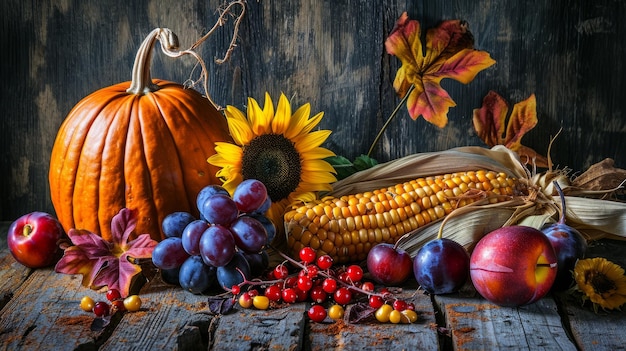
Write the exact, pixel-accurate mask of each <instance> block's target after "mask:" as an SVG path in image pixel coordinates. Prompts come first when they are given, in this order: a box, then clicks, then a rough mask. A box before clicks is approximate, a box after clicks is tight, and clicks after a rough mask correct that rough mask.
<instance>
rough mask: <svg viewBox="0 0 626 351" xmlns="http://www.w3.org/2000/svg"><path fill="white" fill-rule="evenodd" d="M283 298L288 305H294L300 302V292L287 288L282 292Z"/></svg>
mask: <svg viewBox="0 0 626 351" xmlns="http://www.w3.org/2000/svg"><path fill="white" fill-rule="evenodd" d="M282 297H283V301H285V302H286V303H294V302H296V301H297V300H298V292H297V291H296V289H295V288H286V289H285V290H283V292H282Z"/></svg>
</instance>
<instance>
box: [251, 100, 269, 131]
mask: <svg viewBox="0 0 626 351" xmlns="http://www.w3.org/2000/svg"><path fill="white" fill-rule="evenodd" d="M270 105H271V102H270ZM267 117H268V116H267V115H266V114H265V112H264V111H263V110H262V109H261V107H260V106H259V103H258V102H257V101H256V100H255V99H253V98H248V120H249V123H250V128H252V133H254V134H255V135H261V134H267V133H268V131H269V127H270V125H269V122H270V121H271V116H270V118H269V119H268V118H267Z"/></svg>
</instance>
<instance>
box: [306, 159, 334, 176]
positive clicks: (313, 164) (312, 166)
mask: <svg viewBox="0 0 626 351" xmlns="http://www.w3.org/2000/svg"><path fill="white" fill-rule="evenodd" d="M302 170H303V171H306V172H309V171H319V172H331V173H335V168H334V167H333V166H332V165H331V164H330V163H328V162H326V161H322V160H310V159H307V160H304V161H302Z"/></svg>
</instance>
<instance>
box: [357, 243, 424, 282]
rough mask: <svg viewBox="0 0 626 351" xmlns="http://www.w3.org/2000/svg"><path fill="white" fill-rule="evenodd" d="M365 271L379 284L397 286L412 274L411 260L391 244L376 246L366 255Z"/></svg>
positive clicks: (406, 254)
mask: <svg viewBox="0 0 626 351" xmlns="http://www.w3.org/2000/svg"><path fill="white" fill-rule="evenodd" d="M367 270H368V271H369V273H370V274H371V275H372V278H374V280H376V281H377V282H378V283H380V284H383V285H387V286H391V285H399V284H402V283H403V282H404V281H406V280H407V278H408V277H409V276H411V274H412V273H413V260H412V259H411V256H409V254H408V253H407V252H406V251H404V250H402V249H400V248H397V247H395V246H394V245H392V244H387V243H383V244H378V245H375V246H374V247H372V248H371V249H370V251H369V253H368V254H367Z"/></svg>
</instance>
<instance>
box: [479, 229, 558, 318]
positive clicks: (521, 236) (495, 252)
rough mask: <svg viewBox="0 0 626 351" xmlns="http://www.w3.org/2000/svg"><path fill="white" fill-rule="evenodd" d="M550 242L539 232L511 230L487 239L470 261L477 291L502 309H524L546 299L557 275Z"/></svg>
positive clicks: (502, 230) (491, 235)
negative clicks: (522, 307)
mask: <svg viewBox="0 0 626 351" xmlns="http://www.w3.org/2000/svg"><path fill="white" fill-rule="evenodd" d="M557 268H558V264H557V258H556V254H555V252H554V248H553V247H552V244H551V243H550V240H548V238H547V237H546V236H545V235H544V234H543V233H542V232H541V231H539V230H537V229H535V228H532V227H527V226H510V227H503V228H499V229H496V230H494V231H493V232H491V233H489V234H487V235H485V236H484V237H483V238H482V239H481V240H480V241H479V242H478V244H477V245H476V247H475V248H474V250H473V251H472V255H471V257H470V276H471V278H472V282H473V283H474V286H475V287H476V290H477V291H478V292H479V293H480V294H481V295H482V296H483V297H484V298H485V299H487V300H489V301H491V302H493V303H495V304H497V305H501V306H521V305H526V304H530V303H533V302H535V301H537V300H539V299H540V298H542V297H543V296H545V295H546V294H547V293H548V291H550V288H551V287H552V284H553V283H554V279H555V277H556V273H557Z"/></svg>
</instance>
